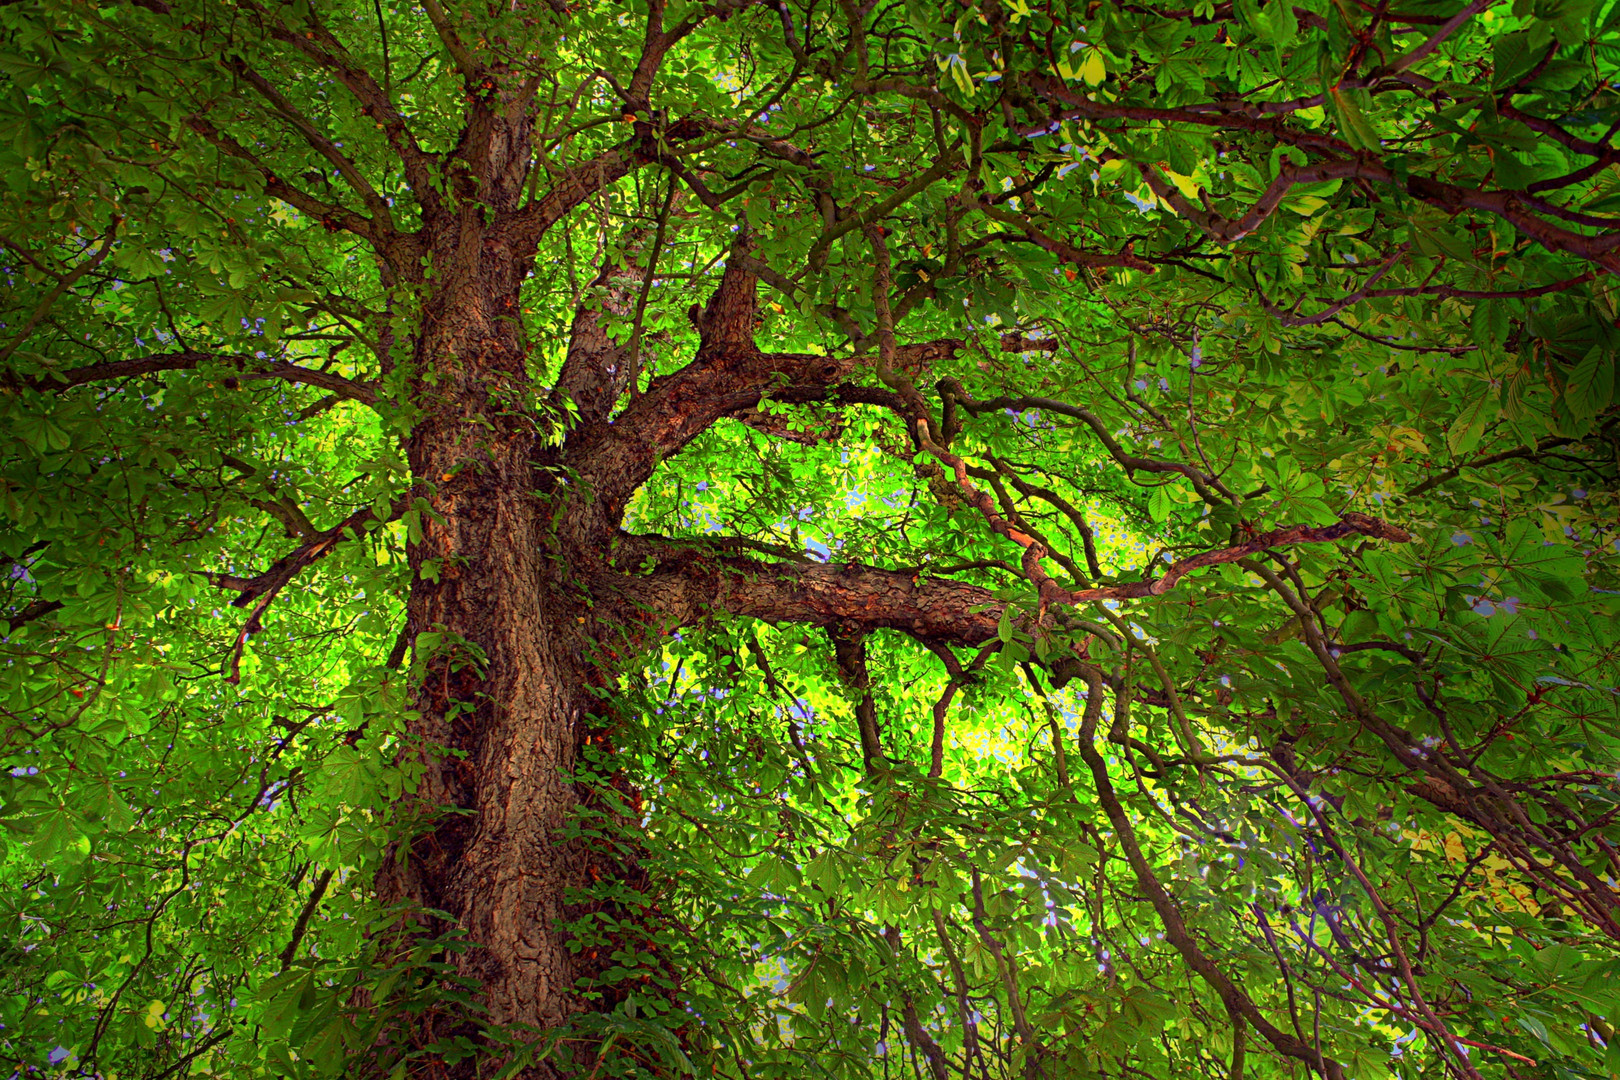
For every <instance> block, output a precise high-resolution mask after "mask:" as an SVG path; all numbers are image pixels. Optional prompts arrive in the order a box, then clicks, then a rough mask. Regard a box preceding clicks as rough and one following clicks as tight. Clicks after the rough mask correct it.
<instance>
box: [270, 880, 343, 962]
mask: <svg viewBox="0 0 1620 1080" xmlns="http://www.w3.org/2000/svg"><path fill="white" fill-rule="evenodd" d="M333 876H334V872H333V871H332V870H325V871H323V872H322V873H321V876H320V877H318V878H316V879H315V887H314V888H313V889H311V890H310V893H309V899H308V900H307V901H305V902H304V908H303V910H302V911H300V912H299V913H298V920H297V921H296V922H294V923H293V932H292V940H291V941H289V942H287V947H286V948H285V949H282V950H281V970H282V971H286V970H287V969H288V968H290V967H292V962H293V957H295V956H297V955H298V944H299V942H301V941H303V940H304V934H305V933H306V932H307V931H308V930H309V920H310V918H311V917H313V916H314V914H315V909H316V908H317V907H319V906H320V903H321V897H323V896H325V895H326V887H327V886H328V885H330V884H332V878H333Z"/></svg>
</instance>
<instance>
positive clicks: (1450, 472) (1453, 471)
mask: <svg viewBox="0 0 1620 1080" xmlns="http://www.w3.org/2000/svg"><path fill="white" fill-rule="evenodd" d="M1574 442H1575V440H1574V439H1564V438H1550V439H1542V440H1541V441H1540V442H1539V443H1537V444H1536V445H1535V446H1534V447H1528V446H1520V447H1517V448H1515V449H1513V450H1504V451H1503V452H1502V453H1500V454H1487V455H1485V456H1484V457H1479V458H1475V459H1474V460H1473V461H1465V462H1463V463H1462V464H1460V465H1453V466H1452V467H1451V468H1449V469H1445V470H1444V471H1442V472H1439V473H1436V474H1435V475H1434V476H1431V477H1429V478H1428V479H1427V480H1425V481H1423V482H1422V483H1421V484H1419V485H1417V487H1414V488H1413V489H1412V490H1411V491H1408V492H1407V493H1406V496H1405V497H1406V498H1408V499H1411V498H1414V497H1416V496H1418V495H1422V494H1423V493H1424V492H1425V491H1430V490H1432V489H1434V488H1437V487H1439V486H1440V485H1441V484H1444V483H1446V482H1447V481H1449V480H1454V479H1456V478H1457V477H1458V476H1461V475H1462V471H1463V470H1464V469H1480V468H1484V467H1485V466H1486V465H1495V464H1496V463H1497V462H1500V461H1512V460H1514V459H1515V458H1529V459H1531V460H1534V459H1535V457H1536V455H1538V454H1540V453H1542V452H1544V451H1547V450H1555V449H1557V448H1558V447H1560V446H1569V445H1571V444H1573V443H1574Z"/></svg>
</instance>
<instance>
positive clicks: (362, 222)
mask: <svg viewBox="0 0 1620 1080" xmlns="http://www.w3.org/2000/svg"><path fill="white" fill-rule="evenodd" d="M183 123H184V124H185V126H186V127H188V128H190V129H191V130H192V131H194V132H196V133H197V134H198V135H201V136H202V137H203V138H204V139H206V140H208V141H209V142H211V143H213V144H214V147H215V148H216V149H218V150H219V152H220V153H222V154H224V155H225V156H226V157H230V158H235V159H236V160H237V161H241V162H245V163H246V164H247V165H248V167H250V168H252V169H253V170H254V171H256V172H257V173H258V174H259V176H260V178H261V179H262V180H263V181H264V193H265V194H266V195H271V196H274V197H275V198H277V199H280V200H281V201H282V202H284V203H287V204H288V205H290V206H293V207H295V208H297V209H298V210H301V211H303V212H304V213H306V214H308V215H309V216H310V217H312V218H315V219H316V220H317V221H320V222H321V223H322V224H324V225H326V226H328V227H330V228H334V229H343V230H345V231H347V232H351V233H353V234H354V235H356V236H359V237H362V238H363V239H366V240H369V241H371V243H372V245H373V246H374V247H377V248H379V249H382V248H385V247H387V246H388V243H387V242H388V241H389V240H390V239H393V236H392V229H391V228H386V227H385V228H383V229H382V230H381V231H379V223H378V222H376V221H373V220H372V219H370V218H368V217H366V216H365V215H363V214H357V213H355V212H354V211H353V210H349V209H347V208H345V207H342V206H339V205H337V204H336V203H329V202H325V201H323V200H321V199H317V198H316V197H315V196H313V195H311V194H310V193H309V192H307V191H304V190H302V189H301V188H295V187H293V186H292V185H291V184H289V183H288V182H287V181H286V180H285V179H283V178H282V177H280V176H278V175H277V174H276V172H275V170H274V169H272V168H270V166H269V165H267V164H265V163H264V162H263V161H261V160H260V159H259V158H258V156H257V155H255V154H253V153H252V152H251V151H249V150H248V149H247V148H246V147H244V146H243V145H242V144H241V143H239V142H237V141H236V140H235V139H233V138H231V137H230V136H229V135H227V134H225V133H224V132H222V131H220V130H219V128H217V127H215V126H214V125H213V124H212V123H211V122H210V121H208V120H207V119H205V118H204V117H202V116H200V115H199V116H188V117H186V119H185V120H184V121H183Z"/></svg>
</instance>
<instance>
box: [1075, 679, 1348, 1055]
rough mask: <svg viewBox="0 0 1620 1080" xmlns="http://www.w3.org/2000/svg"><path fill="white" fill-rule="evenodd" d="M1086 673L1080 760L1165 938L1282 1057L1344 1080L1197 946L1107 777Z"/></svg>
mask: <svg viewBox="0 0 1620 1080" xmlns="http://www.w3.org/2000/svg"><path fill="white" fill-rule="evenodd" d="M1084 674H1085V678H1086V684H1087V685H1086V711H1085V714H1084V715H1083V717H1082V719H1081V725H1080V738H1079V747H1080V756H1081V758H1082V759H1083V760H1084V761H1085V763H1086V768H1087V769H1088V770H1089V771H1090V772H1091V779H1092V785H1093V788H1094V790H1095V791H1096V793H1097V800H1098V802H1100V803H1101V804H1102V807H1103V812H1104V813H1105V814H1107V816H1108V822H1109V824H1110V825H1111V826H1113V829H1114V835H1115V836H1116V837H1118V838H1119V842H1120V846H1121V847H1122V848H1123V849H1124V852H1125V858H1126V861H1127V862H1128V863H1129V864H1130V867H1131V870H1132V871H1133V872H1134V874H1135V876H1136V881H1137V884H1138V886H1139V887H1140V888H1141V890H1142V892H1143V893H1144V894H1146V896H1147V898H1148V902H1149V903H1151V904H1152V905H1153V910H1154V913H1155V914H1156V915H1158V917H1159V922H1160V923H1161V924H1162V925H1163V926H1164V930H1165V937H1166V938H1167V939H1168V940H1169V942H1170V944H1171V945H1172V946H1173V947H1174V948H1175V950H1176V951H1177V952H1178V953H1180V954H1181V958H1182V961H1183V962H1184V963H1186V965H1187V966H1188V967H1189V968H1191V969H1192V970H1193V972H1195V973H1196V974H1197V975H1198V976H1199V978H1201V979H1203V980H1204V982H1206V983H1208V984H1209V986H1210V988H1211V989H1212V990H1214V991H1215V992H1216V993H1217V994H1218V995H1220V998H1221V1001H1222V1003H1223V1004H1225V1005H1226V1007H1227V1009H1228V1010H1230V1011H1231V1012H1232V1013H1234V1014H1236V1015H1240V1016H1242V1017H1243V1018H1244V1019H1245V1020H1247V1021H1248V1022H1249V1023H1250V1024H1251V1025H1252V1026H1253V1027H1254V1030H1255V1031H1256V1032H1258V1033H1259V1034H1260V1036H1261V1037H1262V1038H1264V1039H1265V1040H1266V1041H1267V1042H1268V1043H1270V1044H1271V1046H1272V1048H1273V1049H1275V1050H1276V1051H1277V1052H1278V1053H1280V1054H1282V1055H1284V1056H1285V1057H1289V1058H1293V1059H1294V1060H1296V1061H1300V1062H1303V1063H1304V1064H1305V1065H1306V1067H1307V1068H1310V1069H1313V1070H1315V1071H1317V1072H1318V1073H1320V1074H1321V1075H1322V1076H1323V1077H1324V1078H1326V1080H1344V1076H1345V1072H1344V1066H1343V1065H1341V1064H1340V1063H1339V1062H1337V1061H1334V1060H1333V1059H1332V1058H1328V1057H1325V1056H1323V1054H1322V1052H1321V1050H1320V1049H1318V1048H1317V1047H1314V1046H1311V1045H1310V1044H1308V1043H1306V1042H1305V1041H1304V1040H1303V1039H1300V1038H1298V1037H1296V1036H1293V1035H1289V1034H1288V1033H1287V1032H1285V1031H1283V1030H1282V1029H1281V1028H1279V1027H1277V1026H1276V1025H1275V1024H1273V1023H1272V1022H1271V1021H1270V1019H1269V1018H1267V1017H1266V1015H1265V1014H1264V1013H1262V1012H1261V1011H1260V1009H1259V1008H1258V1007H1257V1006H1256V1005H1255V1003H1254V1000H1253V999H1252V998H1250V997H1249V995H1248V994H1246V993H1244V991H1243V988H1242V987H1241V986H1239V985H1238V984H1237V983H1236V982H1234V981H1233V979H1232V978H1231V976H1229V975H1228V974H1227V973H1226V972H1225V971H1223V970H1222V969H1221V968H1220V966H1219V965H1218V964H1216V963H1215V962H1214V961H1213V960H1212V959H1210V957H1209V955H1208V954H1207V953H1205V952H1204V950H1203V947H1202V946H1200V945H1199V944H1198V939H1197V938H1195V937H1194V936H1193V934H1192V931H1191V930H1189V929H1188V927H1187V924H1186V920H1185V919H1183V918H1182V914H1181V907H1180V905H1178V904H1177V903H1176V901H1175V898H1174V897H1172V896H1171V895H1170V893H1169V891H1168V890H1166V889H1165V887H1164V884H1163V883H1162V882H1161V881H1160V880H1159V877H1158V875H1157V874H1155V873H1154V871H1153V867H1152V864H1151V863H1149V862H1148V859H1147V855H1146V854H1145V853H1144V852H1143V850H1142V847H1141V844H1140V842H1139V841H1138V840H1137V836H1136V827H1135V826H1134V825H1133V824H1132V822H1131V817H1130V814H1129V813H1128V812H1127V811H1126V809H1125V807H1124V804H1123V803H1122V802H1121V801H1120V798H1119V796H1118V794H1117V793H1116V792H1115V790H1114V783H1113V780H1112V778H1111V777H1110V776H1109V775H1108V763H1107V762H1106V761H1104V760H1103V756H1102V754H1101V753H1099V752H1098V750H1097V746H1096V742H1095V740H1096V737H1097V719H1098V717H1099V715H1100V714H1101V709H1100V708H1096V707H1095V705H1094V703H1100V702H1101V701H1102V698H1103V681H1104V680H1103V678H1102V673H1101V672H1100V671H1097V670H1096V669H1094V668H1090V667H1089V666H1088V668H1087V670H1086V671H1085V672H1084Z"/></svg>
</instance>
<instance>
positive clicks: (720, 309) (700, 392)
mask: <svg viewBox="0 0 1620 1080" xmlns="http://www.w3.org/2000/svg"><path fill="white" fill-rule="evenodd" d="M744 243H746V239H744V240H740V241H739V245H741V244H744ZM736 253H737V252H734V254H736ZM745 264H746V260H743V259H737V258H732V259H731V260H729V261H728V263H727V265H726V270H725V273H724V275H722V277H721V282H720V287H719V288H718V289H716V290H715V293H714V295H713V296H712V297H710V299H709V303H708V305H707V306H706V307H705V308H704V309H703V311H702V313H701V314H694V317H693V318H694V321H695V322H696V323H697V324H698V331H699V335H700V342H701V343H700V345H699V346H698V351H697V355H696V356H695V357H694V358H693V359H692V361H691V363H689V364H687V365H686V366H685V367H683V368H681V369H680V370H678V371H675V372H672V373H671V374H669V375H662V376H659V377H658V378H656V379H654V380H653V381H652V382H651V383H650V384H649V385H648V387H647V390H646V392H645V393H643V394H642V395H641V396H640V397H638V398H637V399H636V400H635V401H634V402H633V403H632V404H631V405H630V406H629V407H628V408H626V409H625V410H624V411H623V412H622V413H620V414H619V416H618V417H617V418H616V419H615V420H614V422H613V423H611V424H607V423H596V424H591V425H587V426H584V427H581V428H580V429H578V430H577V431H576V432H575V433H574V434H573V435H571V436H570V437H569V439H568V441H567V443H566V444H565V447H564V458H565V460H566V461H567V463H568V464H569V465H570V466H572V467H573V468H574V470H575V471H576V472H577V473H578V474H579V476H580V477H581V479H582V480H583V481H584V482H585V483H586V484H587V485H588V486H589V488H590V490H591V491H592V493H593V494H594V496H595V503H594V507H595V510H596V512H597V513H599V514H601V515H602V519H601V521H600V522H599V525H600V526H605V527H606V530H607V532H606V533H605V535H610V534H611V530H612V529H615V528H617V526H618V519H619V515H620V514H621V513H622V512H623V510H624V505H625V503H626V502H627V501H628V500H629V498H630V496H631V495H632V494H633V493H634V492H635V490H636V488H638V487H640V486H641V484H642V483H644V482H645V481H646V479H647V478H648V477H649V476H651V475H652V471H653V469H654V468H656V467H657V464H658V462H660V461H662V460H664V459H665V458H668V457H670V456H671V455H673V454H675V453H678V452H679V451H680V450H681V448H682V447H684V446H685V445H686V444H687V443H689V442H691V441H692V440H693V439H694V438H696V437H697V436H698V435H700V434H701V433H702V432H703V431H705V430H706V429H707V428H708V427H709V426H710V425H712V424H713V423H714V422H715V421H716V420H719V419H720V418H721V417H724V416H730V415H734V414H736V413H739V412H742V411H743V410H746V409H748V408H751V407H753V406H755V405H757V404H758V403H759V399H760V397H761V396H762V395H763V394H764V393H765V392H766V391H768V390H770V389H771V388H772V387H773V386H780V385H791V386H817V385H821V386H825V385H827V384H830V383H832V382H835V381H836V380H837V379H839V378H840V377H841V376H843V375H844V374H845V373H846V372H847V371H848V370H849V368H850V366H851V362H850V361H848V360H839V359H836V358H834V357H830V356H821V355H816V354H811V353H762V352H760V351H759V349H758V348H757V347H756V346H755V345H754V340H753V332H754V321H755V319H756V300H755V279H754V276H753V274H752V273H750V272H749V271H748V270H747V269H746V265H745Z"/></svg>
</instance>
